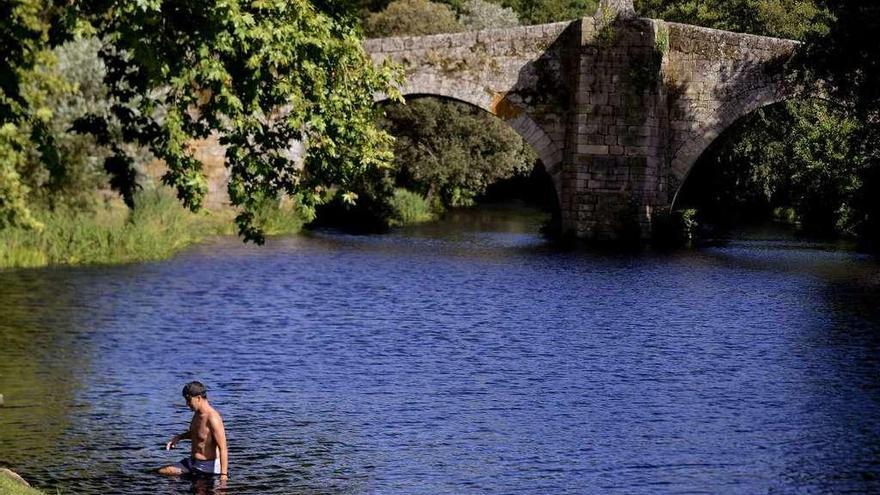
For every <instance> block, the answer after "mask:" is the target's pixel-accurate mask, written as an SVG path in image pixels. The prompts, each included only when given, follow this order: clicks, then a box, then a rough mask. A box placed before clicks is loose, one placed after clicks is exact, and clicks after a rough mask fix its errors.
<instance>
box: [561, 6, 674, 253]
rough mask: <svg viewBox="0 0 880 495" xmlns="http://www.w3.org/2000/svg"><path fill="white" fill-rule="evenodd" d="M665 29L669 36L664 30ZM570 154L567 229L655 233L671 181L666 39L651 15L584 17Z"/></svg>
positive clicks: (606, 235) (598, 234) (564, 200)
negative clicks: (656, 213)
mask: <svg viewBox="0 0 880 495" xmlns="http://www.w3.org/2000/svg"><path fill="white" fill-rule="evenodd" d="M659 36H660V37H662V36H663V33H662V32H661V33H660V34H659ZM576 42H577V43H578V52H579V54H578V70H577V78H576V81H575V84H574V86H573V88H572V89H573V95H572V96H573V101H572V103H571V105H570V109H571V110H570V117H569V124H568V128H569V132H568V138H567V142H566V146H565V153H564V158H563V166H562V168H563V179H562V181H561V183H562V184H563V186H562V191H561V202H560V209H561V213H562V215H561V216H562V220H563V221H562V223H563V230H564V231H565V233H566V234H568V235H574V236H576V237H578V238H582V239H590V240H600V241H607V240H621V239H625V240H637V239H646V238H647V237H649V236H650V234H651V218H652V212H653V211H655V210H656V209H657V208H662V207H664V206H666V205H667V204H668V203H669V199H668V195H667V191H666V189H665V183H666V181H665V178H666V173H667V167H666V163H667V160H666V154H667V149H666V132H665V130H666V121H667V112H666V99H665V92H664V90H663V85H662V76H661V65H662V62H663V55H664V53H663V46H662V43H658V30H657V27H656V25H655V24H654V22H652V21H650V20H647V19H636V18H624V17H622V16H621V17H617V18H614V19H608V20H604V19H602V18H600V17H599V15H598V14H597V17H596V18H594V19H590V18H586V19H582V20H581V33H580V37H579V39H578V40H576Z"/></svg>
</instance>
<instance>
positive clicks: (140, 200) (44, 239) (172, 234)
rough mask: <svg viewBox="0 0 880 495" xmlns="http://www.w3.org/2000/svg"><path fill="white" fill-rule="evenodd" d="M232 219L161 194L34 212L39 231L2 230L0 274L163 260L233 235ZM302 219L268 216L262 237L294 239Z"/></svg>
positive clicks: (280, 213)
mask: <svg viewBox="0 0 880 495" xmlns="http://www.w3.org/2000/svg"><path fill="white" fill-rule="evenodd" d="M234 216H235V213H234V211H233V210H232V209H220V210H210V211H209V210H205V211H202V212H199V213H192V212H190V211H188V210H186V209H185V208H183V207H182V206H181V205H180V203H179V202H178V201H177V199H176V198H174V197H173V195H172V194H171V193H170V192H169V191H162V190H150V191H143V192H141V193H139V194H138V195H137V197H136V198H135V208H134V209H132V210H129V209H128V208H127V207H125V205H123V204H122V203H121V202H119V201H118V200H113V201H108V202H106V203H105V204H102V205H99V206H97V207H95V208H93V209H91V210H89V211H79V210H70V209H56V210H55V211H52V212H48V211H45V212H38V213H37V218H38V219H39V220H40V221H41V222H42V223H43V225H44V228H43V229H42V230H33V229H24V228H7V229H2V230H0V268H32V267H43V266H49V265H88V264H122V263H132V262H139V261H152V260H161V259H166V258H169V257H171V256H173V255H174V254H176V253H177V252H179V251H181V250H182V249H184V248H186V247H188V246H191V245H193V244H196V243H198V242H201V241H202V240H204V239H205V238H207V237H210V236H217V235H235V224H234V222H233V219H234ZM303 217H304V216H303V215H302V214H301V213H300V212H298V211H297V210H296V209H295V208H286V209H285V208H273V209H272V210H267V211H266V213H265V219H264V224H265V230H266V233H267V234H269V235H282V234H292V233H297V232H299V231H300V230H301V229H302V226H303V225H304V223H305V220H304V218H303Z"/></svg>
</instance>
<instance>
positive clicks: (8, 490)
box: [0, 469, 45, 495]
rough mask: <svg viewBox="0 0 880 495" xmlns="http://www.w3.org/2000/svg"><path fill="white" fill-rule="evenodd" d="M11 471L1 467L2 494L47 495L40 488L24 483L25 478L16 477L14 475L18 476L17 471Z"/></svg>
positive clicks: (0, 483)
mask: <svg viewBox="0 0 880 495" xmlns="http://www.w3.org/2000/svg"><path fill="white" fill-rule="evenodd" d="M9 473H12V472H11V471H8V470H5V469H0V494H2V495H45V494H44V493H43V492H41V491H40V490H37V489H36V488H31V487H30V486H26V485H23V484H22V481H23V480H20V477H19V479H16V478H14V477H13V475H15V476H17V475H16V474H15V473H12V475H10V474H9Z"/></svg>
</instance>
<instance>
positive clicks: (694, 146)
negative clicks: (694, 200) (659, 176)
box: [670, 85, 798, 208]
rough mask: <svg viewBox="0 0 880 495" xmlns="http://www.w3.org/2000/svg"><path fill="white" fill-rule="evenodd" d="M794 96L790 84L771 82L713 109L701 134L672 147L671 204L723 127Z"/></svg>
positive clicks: (701, 128) (673, 206)
mask: <svg viewBox="0 0 880 495" xmlns="http://www.w3.org/2000/svg"><path fill="white" fill-rule="evenodd" d="M797 96H798V92H797V91H794V90H793V89H791V88H787V87H785V86H783V85H773V86H767V87H765V88H763V89H762V90H759V91H752V92H749V93H747V94H746V95H745V96H744V97H743V98H740V99H738V100H735V101H732V102H730V103H728V104H726V105H723V106H721V107H720V108H719V109H718V111H717V112H716V115H717V116H718V117H717V118H716V119H713V121H711V122H707V123H703V124H701V125H700V130H701V131H702V132H701V134H699V135H698V136H696V138H694V139H692V140H691V141H689V142H688V143H686V144H685V145H684V146H682V147H681V148H679V149H678V150H673V153H672V160H671V170H670V171H671V174H672V178H673V179H674V181H675V183H676V189H675V191H674V194H673V195H672V200H671V202H670V207H671V208H675V204H676V202H677V201H678V196H679V193H681V191H682V188H683V187H684V184H685V182H686V181H687V179H688V177H689V176H690V174H691V172H692V171H693V169H694V166H695V165H696V164H697V162H698V161H699V160H700V158H701V157H702V156H703V154H704V153H705V152H706V150H707V149H709V147H710V146H711V145H712V143H714V142H715V141H716V140H717V139H718V138H719V137H720V136H721V135H722V134H724V132H725V131H726V130H728V129H730V128H731V127H733V125H734V124H736V123H737V122H739V121H740V120H742V119H743V118H745V117H746V116H748V115H751V114H752V113H754V112H756V111H757V110H759V109H761V108H764V107H768V106H771V105H775V104H777V103H782V102H784V101H787V100H791V99H793V98H796V97H797Z"/></svg>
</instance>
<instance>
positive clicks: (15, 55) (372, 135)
mask: <svg viewBox="0 0 880 495" xmlns="http://www.w3.org/2000/svg"><path fill="white" fill-rule="evenodd" d="M15 5H17V6H18V7H12V9H13V11H12V12H0V14H9V16H10V17H11V18H12V19H13V23H12V24H8V23H7V24H4V25H3V28H2V33H0V43H3V48H6V47H11V48H12V51H11V54H12V57H11V58H9V59H8V60H11V62H6V63H9V64H15V67H13V68H14V69H16V70H15V71H13V74H21V73H22V72H27V71H28V70H29V69H30V68H31V67H33V63H34V62H33V60H31V59H30V58H29V57H31V58H33V57H32V56H31V55H29V54H31V53H33V52H35V51H36V52H39V51H40V50H42V49H45V48H46V46H47V45H48V44H49V43H50V40H49V34H50V31H51V30H50V28H53V29H57V30H61V31H65V32H66V33H68V34H72V33H74V32H76V31H77V30H82V29H83V26H88V29H89V30H90V31H91V32H93V33H94V34H96V35H97V37H99V38H100V39H102V40H104V41H105V46H104V47H103V49H102V51H101V56H102V58H103V59H104V61H105V64H106V69H107V75H106V78H105V80H106V83H107V85H108V88H109V93H110V97H111V100H112V102H113V104H112V106H111V108H110V114H111V116H112V119H114V120H116V121H118V122H119V125H120V127H121V133H120V134H121V136H119V138H120V139H117V136H114V135H113V134H114V133H112V132H110V131H109V129H110V128H111V127H112V125H111V122H110V120H111V118H108V116H107V115H91V116H89V117H87V118H83V119H80V120H79V122H78V123H77V126H76V128H77V130H78V131H80V132H88V133H91V134H94V135H95V136H96V137H97V140H98V142H99V143H100V144H102V145H106V146H109V147H110V148H111V150H112V154H111V156H109V157H108V158H107V160H106V161H105V169H106V170H107V171H108V172H109V173H110V174H111V176H112V179H111V185H112V186H113V187H114V188H115V189H117V190H119V191H120V192H121V193H122V195H123V197H124V198H126V200H127V201H128V202H129V203H130V202H131V201H132V197H133V194H134V191H135V190H136V189H137V184H136V182H135V178H136V175H135V173H134V169H133V158H132V157H131V156H130V154H129V153H128V152H127V151H126V148H125V147H124V146H123V143H122V142H136V143H139V144H142V145H144V146H146V147H147V148H148V149H149V150H150V151H151V152H152V153H153V154H154V155H155V156H157V157H158V158H161V159H162V160H164V161H165V163H166V164H167V167H168V173H167V174H166V175H165V177H164V179H163V180H164V181H165V182H166V183H167V184H169V185H171V186H174V187H175V188H176V189H177V192H178V196H179V197H180V198H181V199H182V200H183V202H184V204H185V205H186V206H188V207H190V208H192V209H197V208H199V206H200V205H201V202H202V199H203V197H204V194H205V191H206V183H205V179H204V177H203V175H202V173H201V165H200V163H199V162H198V161H197V160H195V159H194V158H193V154H192V153H193V150H192V148H191V146H190V142H191V141H192V140H194V139H198V138H205V137H208V136H209V135H212V134H215V135H218V136H219V138H220V142H221V144H223V145H225V146H226V161H227V166H228V167H229V170H230V180H229V195H230V199H231V201H232V203H233V204H234V205H236V206H238V207H239V208H240V211H241V212H240V214H239V215H238V217H237V218H236V221H237V223H238V225H239V231H240V234H242V235H243V236H244V237H245V239H247V240H254V241H257V242H260V241H262V232H261V229H260V225H259V224H258V223H259V222H258V216H257V212H258V210H259V208H260V207H261V206H262V205H264V204H265V201H267V200H272V199H277V198H278V197H279V196H280V195H283V194H287V195H291V196H299V197H300V198H301V201H302V202H303V203H304V204H305V205H314V204H315V203H317V202H320V201H322V200H323V199H324V198H323V194H324V193H323V191H325V190H326V189H327V186H329V185H338V186H340V187H341V188H342V189H343V190H344V189H345V186H346V184H348V183H350V182H352V181H353V180H354V179H355V178H356V177H358V176H359V175H361V174H363V173H365V172H366V171H367V170H369V169H371V168H375V167H385V166H387V165H388V164H389V163H390V160H391V152H390V144H391V139H390V137H389V136H388V135H387V134H386V133H384V132H382V131H380V130H379V129H378V128H376V126H375V125H374V123H373V119H374V109H373V95H374V94H375V93H377V92H385V93H386V94H390V95H391V96H392V97H396V93H395V90H394V89H393V87H394V81H395V79H396V77H397V76H396V73H395V72H394V71H392V70H391V69H390V68H389V67H387V66H386V67H382V68H375V67H373V65H372V63H371V61H370V59H369V57H368V56H367V55H366V54H365V53H364V51H363V48H362V46H361V43H360V39H359V36H358V35H357V31H356V29H355V27H354V26H352V25H351V23H350V22H346V21H344V20H342V17H341V15H328V14H325V13H323V12H319V11H318V10H317V9H316V8H315V7H314V6H313V5H312V4H311V3H309V2H308V1H306V0H283V1H282V0H254V1H240V0H209V1H206V2H199V3H194V2H189V1H186V0H104V1H95V2H62V1H60V0H59V2H58V6H54V5H52V4H51V2H48V1H39V0H24V1H22V2H19V3H17V4H15ZM23 5H26V6H28V7H29V8H25V7H22V6H23ZM3 8H4V9H8V7H3ZM10 26H11V27H10ZM4 74H6V73H5V72H4ZM0 87H2V90H3V94H2V95H0V96H2V97H0V112H3V113H2V114H0V117H3V119H4V120H3V129H4V130H3V137H2V141H0V143H2V144H4V145H5V146H7V147H9V149H10V150H12V151H11V152H7V154H8V155H10V156H11V159H15V153H18V152H19V151H20V149H21V148H22V147H23V146H25V145H24V144H22V142H21V137H20V136H16V135H15V134H16V132H17V131H18V129H19V128H20V124H21V123H23V122H26V121H33V120H34V119H35V115H33V112H32V110H33V109H30V108H26V107H25V105H23V104H22V102H21V98H20V97H19V95H20V81H19V80H17V79H12V80H10V78H8V77H6V76H4V78H3V80H2V81H0ZM294 140H299V141H304V142H305V143H306V145H307V146H306V155H305V161H304V164H303V166H302V167H299V166H298V165H297V164H296V163H295V162H294V160H292V157H291V156H290V153H288V150H289V149H290V148H291V146H292V144H293V142H294ZM43 156H44V158H45V157H46V156H47V154H46V153H44V154H43ZM7 163H8V162H7ZM12 163H16V162H14V161H12ZM2 167H3V169H2V172H0V194H2V197H3V198H4V199H3V200H0V213H2V215H0V216H2V217H5V218H13V219H14V218H26V216H27V205H26V200H24V199H21V198H23V197H24V194H25V193H26V191H25V193H22V192H21V188H22V186H21V184H20V181H18V179H17V178H16V174H15V167H16V165H12V167H10V166H9V165H8V164H4V165H2ZM10 168H11V171H10ZM9 198H11V199H9ZM17 198H18V199H17Z"/></svg>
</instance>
